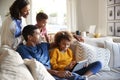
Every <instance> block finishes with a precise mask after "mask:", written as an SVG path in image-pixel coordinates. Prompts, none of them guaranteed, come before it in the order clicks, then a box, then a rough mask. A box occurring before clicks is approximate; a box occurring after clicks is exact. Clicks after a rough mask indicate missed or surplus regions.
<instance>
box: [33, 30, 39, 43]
mask: <svg viewBox="0 0 120 80" xmlns="http://www.w3.org/2000/svg"><path fill="white" fill-rule="evenodd" d="M31 41H32V42H33V43H34V44H38V43H39V42H40V30H39V29H36V30H34V33H33V35H32V36H31Z"/></svg>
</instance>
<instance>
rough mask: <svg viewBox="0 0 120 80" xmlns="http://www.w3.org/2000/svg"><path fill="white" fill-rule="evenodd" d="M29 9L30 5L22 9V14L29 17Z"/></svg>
mask: <svg viewBox="0 0 120 80" xmlns="http://www.w3.org/2000/svg"><path fill="white" fill-rule="evenodd" d="M29 11H30V5H27V6H25V7H24V8H22V9H21V16H23V17H24V18H27V16H28V15H29Z"/></svg>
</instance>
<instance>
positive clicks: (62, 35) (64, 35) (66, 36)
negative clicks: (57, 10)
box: [54, 31, 73, 46]
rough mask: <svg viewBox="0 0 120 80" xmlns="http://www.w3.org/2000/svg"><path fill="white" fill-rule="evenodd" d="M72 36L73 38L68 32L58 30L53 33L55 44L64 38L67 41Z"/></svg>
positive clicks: (70, 39)
mask: <svg viewBox="0 0 120 80" xmlns="http://www.w3.org/2000/svg"><path fill="white" fill-rule="evenodd" d="M72 38H73V36H72V34H71V33H70V32H68V31H60V32H57V33H56V34H55V37H54V41H55V44H56V45H57V46H58V44H59V43H60V41H61V40H63V39H65V40H68V41H72Z"/></svg>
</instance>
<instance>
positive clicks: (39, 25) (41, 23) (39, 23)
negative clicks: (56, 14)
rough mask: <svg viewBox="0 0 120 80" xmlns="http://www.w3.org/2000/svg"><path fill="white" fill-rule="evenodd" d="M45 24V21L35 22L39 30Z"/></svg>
mask: <svg viewBox="0 0 120 80" xmlns="http://www.w3.org/2000/svg"><path fill="white" fill-rule="evenodd" d="M46 23H47V19H43V20H40V21H37V25H38V27H39V28H43V27H45V26H46Z"/></svg>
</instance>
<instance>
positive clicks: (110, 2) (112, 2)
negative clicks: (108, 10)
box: [107, 0, 115, 5]
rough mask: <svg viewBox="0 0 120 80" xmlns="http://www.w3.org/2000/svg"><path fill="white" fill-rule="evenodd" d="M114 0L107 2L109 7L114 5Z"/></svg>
mask: <svg viewBox="0 0 120 80" xmlns="http://www.w3.org/2000/svg"><path fill="white" fill-rule="evenodd" d="M114 2H115V1H114V0H107V3H108V5H110V4H114Z"/></svg>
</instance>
